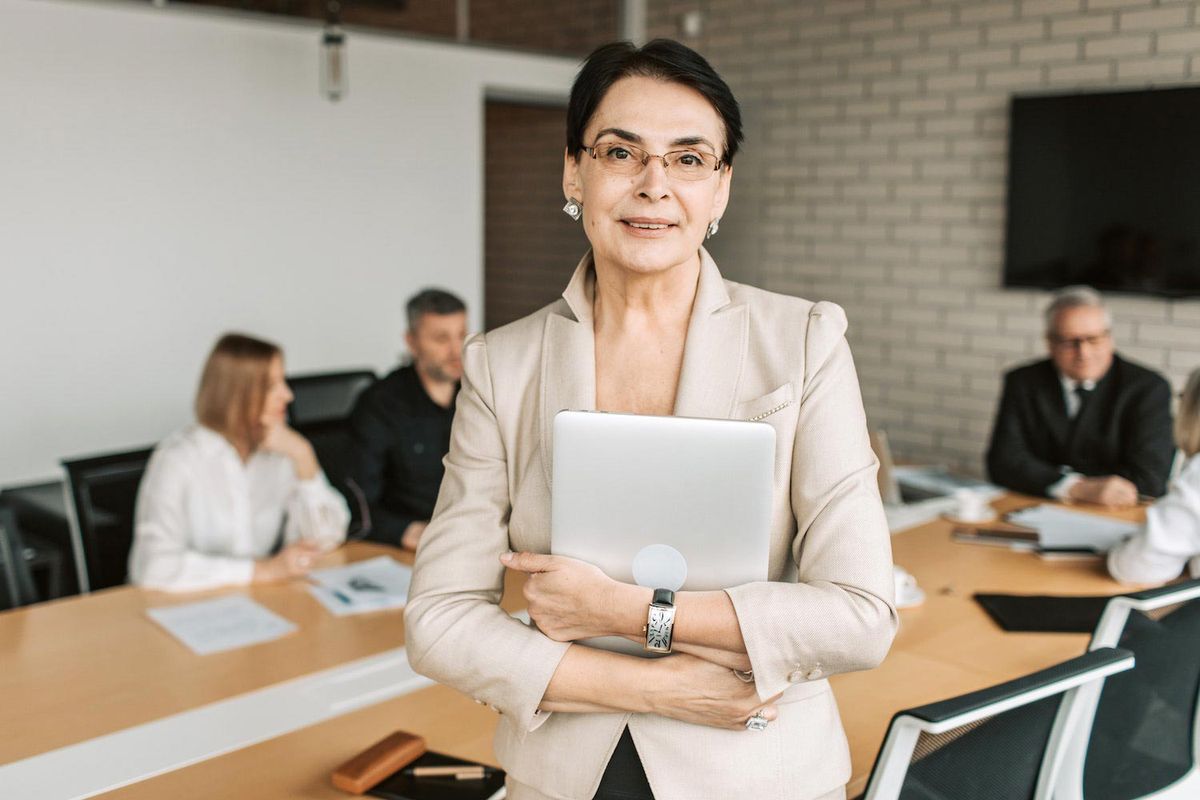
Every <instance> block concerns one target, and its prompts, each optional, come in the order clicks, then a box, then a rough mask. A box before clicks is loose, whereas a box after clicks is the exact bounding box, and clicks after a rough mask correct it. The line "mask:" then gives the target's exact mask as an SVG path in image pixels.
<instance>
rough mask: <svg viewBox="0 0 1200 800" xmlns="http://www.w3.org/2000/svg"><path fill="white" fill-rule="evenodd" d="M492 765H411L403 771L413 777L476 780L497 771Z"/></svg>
mask: <svg viewBox="0 0 1200 800" xmlns="http://www.w3.org/2000/svg"><path fill="white" fill-rule="evenodd" d="M495 771H496V770H495V769H493V768H492V767H485V766H483V765H482V764H479V765H467V766H454V765H451V766H446V767H409V768H408V769H405V770H402V771H401V773H402V774H404V775H409V776H411V777H413V778H457V779H458V780H476V779H479V778H486V777H488V776H489V775H492V774H494V773H495Z"/></svg>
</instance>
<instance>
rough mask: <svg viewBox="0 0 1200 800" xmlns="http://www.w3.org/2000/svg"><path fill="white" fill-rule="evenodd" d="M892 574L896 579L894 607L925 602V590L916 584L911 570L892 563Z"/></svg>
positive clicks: (910, 605)
mask: <svg viewBox="0 0 1200 800" xmlns="http://www.w3.org/2000/svg"><path fill="white" fill-rule="evenodd" d="M892 575H893V577H894V578H895V580H896V608H910V607H912V606H919V605H921V603H923V602H925V592H923V591H921V587H920V586H917V579H916V578H914V577H913V574H912V573H911V572H909V571H908V570H906V569H905V568H904V567H902V566H900V565H899V564H893V565H892Z"/></svg>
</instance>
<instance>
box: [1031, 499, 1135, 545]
mask: <svg viewBox="0 0 1200 800" xmlns="http://www.w3.org/2000/svg"><path fill="white" fill-rule="evenodd" d="M1008 520H1009V522H1015V523H1016V524H1018V525H1024V526H1026V527H1028V528H1033V529H1034V530H1036V531H1037V532H1038V545H1039V546H1040V547H1042V548H1044V549H1048V550H1096V551H1097V552H1104V551H1106V550H1109V549H1111V548H1112V547H1114V546H1116V545H1117V544H1118V543H1119V542H1120V541H1121V540H1122V539H1124V538H1126V537H1128V536H1132V535H1133V534H1134V533H1137V531H1138V530H1139V529H1140V528H1141V525H1139V524H1138V523H1136V522H1127V521H1125V520H1120V519H1110V518H1109V517H1101V516H1099V515H1097V514H1088V513H1086V512H1084V511H1072V510H1070V509H1067V508H1060V507H1058V506H1051V505H1041V506H1034V507H1032V508H1023V509H1021V510H1020V511H1014V512H1012V513H1011V514H1009V515H1008Z"/></svg>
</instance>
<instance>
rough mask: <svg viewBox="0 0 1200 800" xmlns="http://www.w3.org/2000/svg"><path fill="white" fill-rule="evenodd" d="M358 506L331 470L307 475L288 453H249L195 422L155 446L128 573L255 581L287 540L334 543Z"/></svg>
mask: <svg viewBox="0 0 1200 800" xmlns="http://www.w3.org/2000/svg"><path fill="white" fill-rule="evenodd" d="M349 522H350V512H349V510H348V509H347V508H346V501H345V500H344V499H343V498H342V497H341V495H339V494H338V493H337V492H336V491H334V489H333V488H332V487H331V486H330V485H329V482H328V481H326V480H325V475H324V473H318V474H317V476H316V477H314V478H312V479H310V480H306V481H302V480H300V479H299V478H298V477H296V470H295V467H294V466H293V465H292V462H291V460H290V459H289V458H287V457H286V456H284V455H281V454H279V453H267V452H256V453H254V454H252V455H251V456H250V458H249V460H247V461H246V462H245V463H243V462H242V459H241V457H240V456H239V455H238V452H237V450H236V449H234V447H233V445H232V444H230V443H229V441H228V440H227V439H226V438H225V437H224V436H222V435H221V434H219V433H217V432H216V431H213V430H211V429H209V428H205V427H204V426H202V425H191V426H189V427H187V428H184V429H183V430H181V431H178V432H176V433H173V434H171V435H170V436H168V437H167V438H166V439H164V440H163V441H162V442H161V443H160V444H159V445H158V447H156V448H155V449H154V453H153V455H151V456H150V463H149V464H148V465H147V467H146V474H145V475H144V476H143V478H142V483H141V486H140V488H139V489H138V497H137V507H136V510H135V512H134V528H133V549H132V551H131V552H130V554H129V579H130V581H131V582H132V583H135V584H138V585H140V586H145V587H147V588H151V589H166V590H168V591H191V590H195V589H208V588H212V587H214V586H223V585H226V584H245V583H249V582H250V581H251V579H252V578H253V576H254V562H255V561H256V560H258V559H261V558H263V557H264V556H267V555H269V554H270V553H271V551H272V549H273V548H274V546H275V544H276V543H277V542H278V541H279V539H280V536H281V534H282V538H283V543H284V544H290V543H292V542H295V541H297V540H300V539H309V540H312V541H314V542H317V543H319V544H321V545H323V546H325V547H335V546H337V545H338V544H340V543H341V542H342V541H343V540H344V539H345V538H346V526H347V525H348V524H349Z"/></svg>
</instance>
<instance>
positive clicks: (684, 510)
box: [551, 411, 775, 654]
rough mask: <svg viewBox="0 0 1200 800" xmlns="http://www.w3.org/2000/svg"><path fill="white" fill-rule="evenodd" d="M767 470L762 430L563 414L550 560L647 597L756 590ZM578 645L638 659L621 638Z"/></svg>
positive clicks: (766, 534)
mask: <svg viewBox="0 0 1200 800" xmlns="http://www.w3.org/2000/svg"><path fill="white" fill-rule="evenodd" d="M774 463H775V429H774V428H772V427H771V426H770V425H769V424H767V423H765V422H742V421H735V420H717V419H692V418H688V417H657V416H643V415H636V414H609V413H604V412H597V411H561V412H559V413H558V415H557V416H555V418H554V476H553V492H552V495H553V497H552V504H551V552H553V553H554V554H556V555H563V556H569V557H571V558H577V559H580V560H582V561H587V562H589V563H591V564H595V565H596V566H598V567H600V569H602V570H603V571H604V572H605V573H606V574H607V575H609V576H610V577H612V578H614V579H616V580H619V581H623V582H625V583H635V584H638V585H641V586H646V587H649V588H652V589H658V588H662V589H672V590H678V589H688V590H699V591H703V590H713V589H725V588H728V587H731V586H737V585H740V584H743V583H749V582H752V581H762V580H766V578H767V561H768V557H769V545H770V525H771V501H772V487H773V484H774ZM587 643H588V644H591V645H594V646H598V647H605V648H606V649H612V650H620V651H622V652H629V653H637V654H641V653H642V651H641V648H640V646H638V645H636V644H634V643H633V642H630V641H628V640H625V639H619V638H613V637H608V638H604V639H593V640H589V641H588V642H587Z"/></svg>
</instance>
